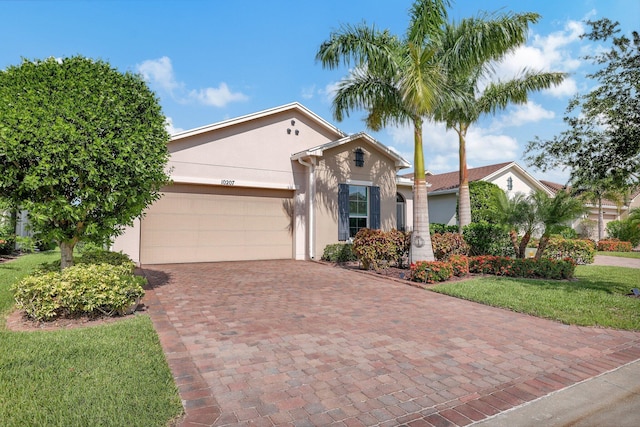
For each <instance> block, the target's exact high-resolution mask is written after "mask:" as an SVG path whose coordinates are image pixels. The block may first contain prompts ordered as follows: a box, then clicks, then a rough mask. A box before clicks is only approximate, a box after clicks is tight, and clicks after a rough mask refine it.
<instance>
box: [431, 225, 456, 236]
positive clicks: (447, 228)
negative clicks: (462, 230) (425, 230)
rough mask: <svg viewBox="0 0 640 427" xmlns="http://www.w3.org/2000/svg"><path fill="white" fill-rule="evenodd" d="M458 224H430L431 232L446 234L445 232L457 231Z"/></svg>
mask: <svg viewBox="0 0 640 427" xmlns="http://www.w3.org/2000/svg"><path fill="white" fill-rule="evenodd" d="M457 232H458V226H457V225H447V224H437V223H436V224H433V223H430V224H429V233H431V234H444V233H457Z"/></svg>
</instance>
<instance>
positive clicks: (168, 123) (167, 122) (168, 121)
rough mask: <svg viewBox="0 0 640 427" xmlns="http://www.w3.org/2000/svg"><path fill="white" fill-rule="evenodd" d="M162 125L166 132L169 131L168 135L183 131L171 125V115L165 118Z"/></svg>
mask: <svg viewBox="0 0 640 427" xmlns="http://www.w3.org/2000/svg"><path fill="white" fill-rule="evenodd" d="M164 127H165V128H166V129H167V132H169V135H175V134H176V133H180V132H182V131H184V129H182V128H179V127H176V126H174V125H173V119H172V118H171V117H167V118H166V120H165V122H164Z"/></svg>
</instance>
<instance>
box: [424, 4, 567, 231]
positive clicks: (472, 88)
mask: <svg viewBox="0 0 640 427" xmlns="http://www.w3.org/2000/svg"><path fill="white" fill-rule="evenodd" d="M539 18H540V15H538V14H535V13H524V14H501V15H494V16H492V17H490V18H487V17H479V18H468V19H463V20H462V21H460V23H449V24H447V25H446V26H445V29H444V31H445V35H446V36H445V38H444V39H445V40H446V41H447V42H449V43H455V41H456V40H458V39H460V37H462V34H464V33H468V32H472V33H473V32H476V33H485V34H487V35H488V36H491V37H495V38H501V37H504V36H503V34H504V31H505V29H508V30H509V32H508V34H509V37H508V38H506V40H505V41H504V42H502V43H495V44H489V45H488V48H487V49H485V50H483V51H479V52H478V55H479V56H480V60H479V62H478V63H477V64H476V65H475V66H474V67H473V68H470V69H466V70H465V69H461V68H460V67H457V68H456V67H455V66H454V67H451V68H450V69H448V70H447V74H448V77H449V82H450V84H453V85H455V87H456V88H457V89H458V90H459V93H460V94H462V98H457V99H453V101H454V102H453V103H444V104H442V105H440V106H439V108H438V110H437V111H436V120H438V121H442V122H444V123H446V126H447V128H448V129H453V130H454V131H455V132H456V133H457V134H458V145H459V146H458V148H459V164H460V167H459V174H460V186H459V191H458V206H459V219H458V225H459V227H460V232H462V229H463V227H465V226H467V225H469V224H470V223H471V201H470V196H469V175H468V172H467V154H466V153H467V149H466V138H467V131H468V130H469V127H470V126H471V125H472V124H473V123H475V122H477V121H478V119H479V118H480V117H481V116H482V115H484V114H495V113H496V112H497V111H498V110H503V109H505V108H506V107H507V106H508V105H509V104H511V103H514V104H524V103H526V102H527V100H528V94H529V93H531V92H534V91H538V90H541V89H547V88H549V87H551V86H552V85H557V84H560V83H561V82H562V81H563V80H564V78H565V77H566V74H564V73H543V72H537V71H533V70H529V69H523V70H521V72H520V73H519V74H518V75H517V76H515V77H514V78H512V79H510V80H507V81H500V80H495V81H492V79H494V78H495V74H494V71H493V70H494V66H495V65H496V62H497V61H499V60H501V59H503V58H504V57H505V55H506V54H508V53H509V52H512V51H513V50H514V49H515V48H517V47H518V46H520V45H522V44H523V43H525V41H526V38H527V31H528V28H529V24H532V23H535V22H537V21H538V19H539ZM452 48H453V47H449V46H446V47H445V50H448V49H452ZM487 82H489V84H488V85H487ZM483 87H484V89H483ZM460 101H462V102H460Z"/></svg>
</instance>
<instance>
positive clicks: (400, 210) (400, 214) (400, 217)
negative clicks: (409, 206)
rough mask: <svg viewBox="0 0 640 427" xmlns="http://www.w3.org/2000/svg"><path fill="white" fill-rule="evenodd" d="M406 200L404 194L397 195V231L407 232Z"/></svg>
mask: <svg viewBox="0 0 640 427" xmlns="http://www.w3.org/2000/svg"><path fill="white" fill-rule="evenodd" d="M404 213H405V200H404V197H403V196H402V194H400V193H396V230H399V231H405V228H406V225H405V214H404Z"/></svg>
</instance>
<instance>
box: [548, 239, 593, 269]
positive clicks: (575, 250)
mask: <svg viewBox="0 0 640 427" xmlns="http://www.w3.org/2000/svg"><path fill="white" fill-rule="evenodd" d="M595 255H596V246H595V244H594V242H593V241H591V240H585V239H563V238H561V237H553V238H551V239H549V243H548V244H547V247H546V248H545V250H544V252H543V253H542V256H543V257H545V258H551V259H565V258H571V259H573V260H574V261H575V262H576V264H581V265H583V264H592V263H593V260H594V257H595Z"/></svg>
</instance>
